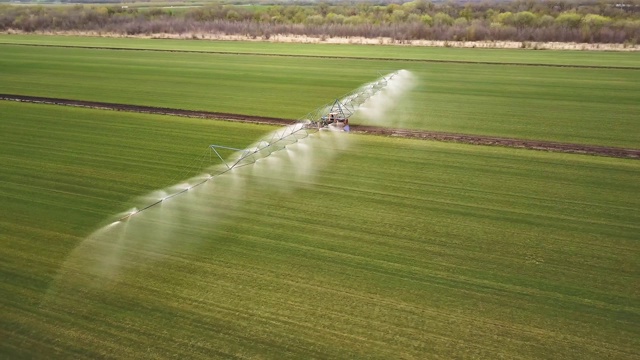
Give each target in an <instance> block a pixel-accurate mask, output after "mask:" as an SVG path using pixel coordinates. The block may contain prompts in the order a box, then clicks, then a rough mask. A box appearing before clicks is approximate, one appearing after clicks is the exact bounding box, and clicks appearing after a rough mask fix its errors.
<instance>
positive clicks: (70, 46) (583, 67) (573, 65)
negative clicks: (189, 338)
mask: <svg viewBox="0 0 640 360" xmlns="http://www.w3.org/2000/svg"><path fill="white" fill-rule="evenodd" d="M0 45H18V46H38V47H55V48H82V49H94V50H120V51H158V52H173V53H196V54H222V55H247V56H278V57H299V58H321V59H346V60H376V61H410V62H423V63H450V64H475V65H500V66H503V65H511V66H545V67H560V68H580V69H619V70H640V67H635V66H606V65H605V66H599V65H576V64H545V63H542V64H539V63H524V62H494V61H469V60H442V59H410V58H408V59H398V58H388V57H367V56H340V55H303V54H273V53H271V54H270V53H261V52H242V51H213V50H212V51H205V50H177V49H173V50H172V49H153V48H124V47H111V46H78V45H53V44H20V43H8V42H1V41H0Z"/></svg>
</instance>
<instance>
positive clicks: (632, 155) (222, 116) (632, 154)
mask: <svg viewBox="0 0 640 360" xmlns="http://www.w3.org/2000/svg"><path fill="white" fill-rule="evenodd" d="M0 100H4V101H17V102H26V103H35V104H48V105H62V106H74V107H83V108H90V109H99V110H113V111H127V112H136V113H145V114H156V115H171V116H182V117H190V118H200V119H216V120H228V121H239V122H246V123H253V124H268V125H291V124H292V123H294V122H297V121H298V120H295V119H283V118H273V117H265V116H253V115H242V114H230V113H222V112H212V111H200V110H183V109H173V108H165V107H155V106H142V105H130V104H114V103H106V102H98V101H84V100H72V99H59V98H49V97H39V96H28V95H15V94H0ZM351 131H352V132H353V133H359V134H370V135H382V136H392V137H401V138H412V139H423V140H435V141H442V142H455V143H463V144H473V145H486V146H500V147H509V148H522V149H530V150H541V151H553V152H561V153H571V154H586V155H598V156H607V157H615V158H628V159H640V149H630V148H620V147H611V146H598V145H586V144H573V143H562V142H553V141H542V140H527V139H514V138H505V137H496V136H484V135H472V134H460V133H448V132H440V131H424V130H411V129H393V128H384V127H377V126H364V125H353V124H351Z"/></svg>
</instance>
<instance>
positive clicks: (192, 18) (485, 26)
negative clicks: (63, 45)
mask: <svg viewBox="0 0 640 360" xmlns="http://www.w3.org/2000/svg"><path fill="white" fill-rule="evenodd" d="M0 30H2V31H9V30H19V31H24V32H35V31H93V32H105V33H118V34H126V35H140V34H146V35H151V34H161V33H169V34H196V33H219V34H226V35H246V36H251V37H263V38H268V37H270V36H271V35H275V34H282V35H308V36H318V37H355V36H362V37H367V38H379V37H388V38H392V39H394V40H418V39H425V40H449V41H482V40H489V41H497V40H511V41H544V42H548V41H560V42H587V43H634V44H636V43H638V41H639V40H640V0H627V1H626V2H625V1H610V0H599V1H592V2H579V1H563V0H547V1H535V0H520V1H510V2H493V3H491V2H487V1H484V2H477V3H466V4H460V3H454V2H446V3H433V2H430V1H428V0H414V1H409V2H405V3H386V4H385V3H375V4H374V3H366V2H361V3H330V2H320V3H315V4H311V5H300V4H286V3H285V4H277V5H263V6H242V5H223V4H212V5H207V6H203V7H197V8H185V9H180V8H160V7H155V8H154V7H145V8H136V7H133V6H132V7H127V6H121V5H103V6H100V5H65V6H25V5H21V6H13V5H0Z"/></svg>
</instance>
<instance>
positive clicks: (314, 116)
mask: <svg viewBox="0 0 640 360" xmlns="http://www.w3.org/2000/svg"><path fill="white" fill-rule="evenodd" d="M402 71H404V70H400V71H394V72H392V73H389V74H386V75H381V76H380V78H378V79H377V80H375V81H373V82H370V83H368V84H365V85H363V86H361V87H360V88H358V89H356V90H354V91H352V92H350V93H348V94H346V95H344V96H343V97H342V98H340V99H336V100H335V101H334V102H333V103H329V104H326V105H324V106H321V107H319V108H317V109H316V110H315V111H312V112H310V113H308V114H307V115H306V116H305V117H303V118H302V119H301V120H297V121H295V122H294V123H292V124H291V125H288V126H285V127H284V128H283V129H279V130H277V131H274V132H272V133H271V134H270V135H268V136H266V137H264V138H262V139H260V140H259V141H258V142H256V143H255V144H253V145H252V146H249V147H247V148H245V149H238V148H233V147H229V146H223V145H215V144H214V145H210V146H209V149H210V150H211V151H213V153H215V154H216V156H217V157H218V159H220V161H221V162H222V164H224V166H225V167H224V168H223V169H222V170H221V171H219V172H217V173H215V174H211V175H208V176H206V177H205V178H204V179H203V180H201V181H199V182H197V183H195V184H190V185H189V186H188V187H186V188H184V189H182V190H180V191H177V192H175V193H173V194H170V195H167V196H164V197H162V198H161V199H159V200H157V201H155V202H152V203H150V204H148V205H146V206H144V207H142V208H140V209H133V211H131V212H129V213H128V214H126V215H125V216H123V217H121V218H120V219H119V220H118V221H115V222H113V223H112V224H110V225H109V226H112V225H115V224H118V223H120V222H123V221H127V220H129V219H131V218H132V217H133V216H134V215H137V214H140V213H141V212H143V211H145V210H147V209H149V208H152V207H154V206H156V205H159V204H162V203H163V202H164V201H167V200H169V199H171V198H173V197H176V196H178V195H180V194H183V193H185V192H188V191H189V190H191V189H193V188H195V187H197V186H200V185H202V184H205V183H206V182H208V181H209V180H211V179H213V178H215V177H217V176H220V175H222V174H225V173H227V172H229V171H232V170H233V169H234V168H237V167H241V166H246V165H251V164H253V163H255V162H256V161H258V160H259V159H263V158H266V157H268V156H269V155H271V154H272V153H274V152H276V151H279V150H282V149H284V148H285V147H286V146H287V145H290V144H295V143H297V142H298V141H299V140H301V139H304V138H306V137H307V136H309V135H311V134H312V133H315V132H317V131H322V130H343V129H344V130H345V131H348V127H346V125H348V119H349V117H350V116H351V115H353V114H354V113H355V112H356V111H357V110H358V109H359V108H360V107H361V106H362V105H363V104H365V102H367V100H369V99H371V98H372V97H374V96H375V95H377V94H379V93H380V92H381V91H382V90H384V89H385V88H386V87H387V86H388V85H389V82H390V81H392V80H393V79H394V78H396V77H398V76H399V75H400V74H401V72H402ZM345 120H346V121H345ZM340 122H342V127H336V126H335V125H334V124H335V123H340ZM332 125H333V126H332ZM218 150H230V151H235V153H236V155H235V157H234V158H232V160H230V161H227V160H225V158H224V157H223V156H222V155H221V154H220V152H219V151H218Z"/></svg>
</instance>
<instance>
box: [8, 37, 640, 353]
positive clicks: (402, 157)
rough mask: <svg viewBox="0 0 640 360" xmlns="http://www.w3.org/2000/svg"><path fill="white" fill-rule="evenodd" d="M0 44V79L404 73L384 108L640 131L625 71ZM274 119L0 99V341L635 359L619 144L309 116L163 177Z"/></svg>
mask: <svg viewBox="0 0 640 360" xmlns="http://www.w3.org/2000/svg"><path fill="white" fill-rule="evenodd" d="M5 38H9V37H4V36H2V37H0V39H1V40H0V42H2V41H4V40H5ZM15 39H18V37H16V38H15ZM29 39H38V38H36V37H33V38H31V37H29ZM51 39H52V40H51V41H62V40H61V39H62V38H55V37H54V38H51ZM71 39H76V40H77V41H78V44H80V45H83V46H88V45H87V44H88V43H83V41H85V42H91V41H95V42H100V41H107V42H109V43H111V42H113V44H116V43H118V41H122V44H133V42H129V41H130V40H129V39H126V40H113V39H111V40H103V39H90V40H79V39H80V38H71ZM64 40H65V41H68V42H70V43H71V42H73V41H74V40H69V39H66V38H65V39H64ZM38 41H41V42H46V41H47V40H46V38H41V40H38ZM131 41H133V40H131ZM135 41H142V40H135ZM174 43H175V44H177V45H175V46H205V45H204V44H206V43H205V42H202V44H203V45H199V44H200V43H199V42H194V43H197V45H192V44H193V43H192V42H185V43H184V45H182V43H178V42H157V43H156V42H153V41H150V42H149V43H148V44H159V45H157V46H167V47H168V46H174V45H171V44H174ZM139 44H143V43H142V42H140V43H139ZM100 46H103V45H100ZM125 46H127V45H123V47H125ZM140 46H142V45H140ZM149 46H151V45H149ZM154 46H155V45H154ZM212 46H213V45H212ZM215 46H220V47H222V46H224V45H222V44H217V43H216V45H215ZM228 46H230V47H234V46H236V47H242V46H246V45H242V43H238V44H229V45H228ZM260 46H264V48H260ZM278 46H280V45H278ZM302 48H303V47H298V46H297V45H294V46H292V47H291V50H287V49H286V46H284V45H282V47H281V48H279V49H281V50H279V51H291V52H295V51H301V50H298V49H302ZM0 49H2V56H1V57H0V80H1V81H0V93H7V94H24V95H33V96H46V97H53V98H56V97H57V98H69V99H82V100H94V101H104V102H114V103H128V104H138V105H151V106H163V107H175V108H183V109H201V110H209V111H218V112H229V113H239V114H249V115H260V116H273V117H285V118H297V117H300V116H302V115H304V113H306V112H307V111H309V110H312V109H314V108H315V107H317V106H319V105H322V103H324V102H327V101H330V100H331V99H332V98H335V97H336V96H339V95H341V94H344V93H346V92H348V91H351V90H353V89H354V88H356V87H358V86H360V85H361V84H363V83H365V82H368V81H371V80H372V79H373V78H375V77H376V76H377V73H376V71H377V70H379V69H382V70H384V69H389V70H394V69H400V68H405V69H408V70H410V71H411V72H412V73H413V74H414V75H415V77H416V79H417V80H416V81H417V84H416V87H415V88H414V89H413V90H412V91H411V92H410V97H409V98H407V99H406V102H402V103H400V104H399V106H398V108H400V109H403V111H401V112H398V113H395V114H394V117H396V118H399V119H400V120H397V121H398V122H396V123H394V125H397V126H405V127H413V128H419V129H429V130H441V131H456V132H465V133H471V134H474V133H475V134H488V135H495V136H513V137H522V138H530V139H549V140H558V141H567V142H579V143H586V144H600V145H614V146H626V147H631V148H639V147H640V145H639V144H640V137H639V136H640V135H638V130H640V124H639V123H638V121H637V119H636V118H637V116H636V115H637V113H638V111H639V110H640V109H639V106H640V105H639V104H637V101H635V99H636V98H638V96H639V95H640V85H638V82H637V81H635V80H636V78H637V77H638V76H640V71H638V70H633V69H608V68H597V69H596V68H578V67H567V68H560V67H547V66H513V65H509V66H508V65H488V64H462V63H420V62H411V61H400V60H398V61H396V60H393V61H391V60H385V61H383V60H363V59H337V58H311V57H307V58H304V60H301V58H296V57H276V56H266V55H233V54H217V53H206V54H205V53H186V52H164V51H158V52H151V51H122V50H107V49H87V48H61V47H31V46H22V45H8V44H4V45H0ZM247 49H248V48H247ZM256 49H260V51H263V50H264V51H267V50H266V49H267V46H266V45H264V44H263V45H259V46H258V47H256ZM308 49H312V48H308ZM319 49H320V50H319ZM322 49H323V48H322V47H317V48H313V49H312V50H305V51H324V50H322ZM442 50H443V51H442V53H441V54H443V55H442V56H451V57H455V55H451V54H453V53H447V51H448V50H451V49H442ZM327 51H329V50H327ZM331 51H339V49H337V48H336V49H335V50H331ZM362 51H365V50H362ZM367 51H368V50H367ZM411 51H413V50H411ZM505 54H510V53H508V52H507V53H505ZM513 54H514V55H509V56H520V55H519V54H517V52H514V53H513ZM534 54H536V55H537V54H538V53H534ZM546 54H547V53H545V55H540V56H549V58H548V59H546V60H544V61H554V60H553V59H551V58H552V57H553V56H552V54H554V53H552V52H549V53H548V54H551V55H546ZM563 54H564V53H563ZM465 56H466V55H464V56H463V55H461V57H460V58H458V60H462V59H465ZM563 56H564V55H560V56H559V58H558V59H557V61H567V60H566V59H564V60H563V59H562V57H563ZM575 56H576V58H577V57H580V56H581V55H580V54H576V55H575ZM598 56H599V55H598ZM603 56H604V57H606V56H608V55H603ZM630 56H635V55H630ZM623 58H624V57H620V58H619V59H618V60H611V64H613V63H615V62H616V61H620V63H619V64H622V63H624V62H625V61H627V60H628V58H624V59H623ZM583 59H586V58H583ZM625 59H627V60H625ZM496 60H498V58H497V57H496ZM532 61H535V60H532ZM584 61H590V60H584ZM576 63H577V62H576ZM599 64H600V65H602V64H607V61H606V60H602V61H600V62H599ZM372 73H373V74H374V75H372ZM360 120H361V121H364V119H360ZM387 124H388V123H387ZM382 125H384V124H382ZM275 129H278V128H277V127H273V126H266V125H255V124H246V123H236V122H230V121H217V120H205V119H191V118H181V117H172V116H160V115H149V114H139V113H129V112H119V111H106V110H99V109H86V108H74V107H65V106H54V105H43V104H28V103H18V102H11V101H0V134H2V135H1V136H0V169H2V170H1V171H0V204H1V205H0V258H1V259H3V260H2V261H1V262H0V279H1V280H2V281H0V339H1V341H0V358H9V359H18V358H74V359H78V358H87V359H96V358H149V359H162V358H201V359H211V358H277V359H289V358H290V359H294V358H295V359H309V358H348V359H358V358H363V359H364V358H368V359H371V358H376V359H390V358H394V359H395V358H402V359H423V358H443V359H452V358H486V359H497V358H506V359H541V358H542V359H559V358H561V359H635V358H637V354H638V352H639V351H640V340H639V339H640V327H638V324H640V288H639V287H638V286H637V284H638V279H640V258H639V257H638V255H637V254H638V253H640V242H639V240H640V237H639V235H638V234H640V211H639V210H640V197H638V196H636V195H637V194H639V193H640V182H638V181H637V179H638V178H640V161H638V160H630V159H614V158H607V157H596V156H585V155H571V154H560V153H553V152H542V151H532V150H525V149H513V148H501V147H485V146H475V145H465V144H453V143H441V142H433V141H424V140H412V139H404V138H390V137H382V136H366V135H357V134H334V133H331V132H319V133H316V134H314V135H312V136H311V137H309V138H307V139H305V140H304V141H301V142H300V143H297V144H292V145H290V146H288V147H287V148H285V149H283V150H281V151H278V152H277V153H274V154H272V155H271V156H269V157H268V158H265V159H262V160H260V161H259V162H256V163H255V164H253V165H251V166H246V167H240V168H234V169H233V171H230V172H228V173H225V174H224V175H221V176H219V177H216V178H214V179H213V180H212V181H210V182H208V183H206V184H205V185H202V186H199V187H197V188H192V187H188V188H187V186H189V184H191V183H190V180H187V179H188V178H189V177H191V176H193V175H195V174H198V173H199V172H200V171H204V172H211V169H213V168H211V167H210V166H211V165H218V166H220V163H219V161H217V160H216V158H215V156H212V154H211V153H210V152H208V149H207V147H208V145H210V144H222V145H225V146H229V147H233V148H245V147H247V146H250V144H252V143H253V142H254V141H256V140H257V139H259V138H261V137H263V136H264V135H265V134H267V133H269V132H270V131H273V130H275ZM159 189H162V190H159ZM171 189H173V191H176V190H175V189H189V190H188V191H186V192H185V193H184V194H182V195H180V196H177V197H175V198H171V199H168V200H167V201H166V202H163V203H162V204H161V205H159V206H157V207H154V208H151V209H149V210H145V211H143V212H140V213H137V214H136V215H135V216H133V217H132V218H129V219H128V220H126V221H117V220H118V219H119V218H121V216H123V214H131V213H132V209H135V208H137V209H140V207H141V206H144V205H145V204H148V203H149V201H152V200H153V199H158V198H163V197H165V196H166V195H167V194H168V193H170V192H171ZM135 211H136V210H133V213H135Z"/></svg>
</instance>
